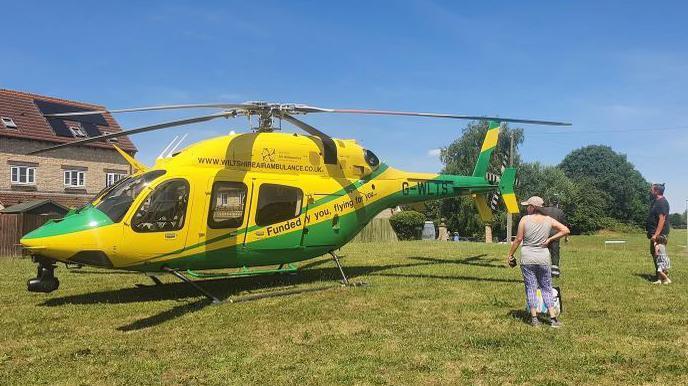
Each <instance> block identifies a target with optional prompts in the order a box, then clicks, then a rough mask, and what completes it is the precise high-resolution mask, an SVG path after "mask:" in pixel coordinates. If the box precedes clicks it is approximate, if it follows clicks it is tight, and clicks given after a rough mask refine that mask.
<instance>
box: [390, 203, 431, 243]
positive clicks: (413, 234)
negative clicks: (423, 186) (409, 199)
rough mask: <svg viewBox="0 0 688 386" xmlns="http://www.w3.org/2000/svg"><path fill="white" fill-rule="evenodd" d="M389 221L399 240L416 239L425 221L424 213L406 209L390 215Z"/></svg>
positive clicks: (418, 237)
mask: <svg viewBox="0 0 688 386" xmlns="http://www.w3.org/2000/svg"><path fill="white" fill-rule="evenodd" d="M389 223H390V224H392V229H394V232H395V233H396V234H397V237H398V238H399V240H418V239H420V234H421V231H422V230H423V223H425V215H423V214H422V213H418V212H416V211H415V210H406V211H403V212H399V213H395V214H394V215H392V217H390V218H389Z"/></svg>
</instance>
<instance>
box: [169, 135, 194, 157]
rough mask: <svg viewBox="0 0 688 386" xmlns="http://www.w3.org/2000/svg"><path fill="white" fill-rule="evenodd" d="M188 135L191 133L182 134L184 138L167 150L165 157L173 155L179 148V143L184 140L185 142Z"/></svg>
mask: <svg viewBox="0 0 688 386" xmlns="http://www.w3.org/2000/svg"><path fill="white" fill-rule="evenodd" d="M187 135H189V133H185V134H184V135H183V136H182V138H181V139H180V140H179V142H177V143H176V144H175V145H174V147H172V149H171V150H170V151H168V152H167V155H166V156H165V158H168V157H172V154H174V152H175V151H176V150H177V148H178V147H179V145H181V144H182V142H184V140H185V139H186V136H187Z"/></svg>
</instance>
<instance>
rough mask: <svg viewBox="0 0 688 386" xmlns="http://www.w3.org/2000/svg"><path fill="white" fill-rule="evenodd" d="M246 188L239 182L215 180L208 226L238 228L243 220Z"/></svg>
mask: <svg viewBox="0 0 688 386" xmlns="http://www.w3.org/2000/svg"><path fill="white" fill-rule="evenodd" d="M246 192H247V188H246V185H244V184H243V183H241V182H216V183H215V184H213V193H212V195H211V202H210V212H209V213H208V226H209V227H211V228H214V229H218V228H238V227H240V226H241V224H242V223H243V222H244V207H245V206H246Z"/></svg>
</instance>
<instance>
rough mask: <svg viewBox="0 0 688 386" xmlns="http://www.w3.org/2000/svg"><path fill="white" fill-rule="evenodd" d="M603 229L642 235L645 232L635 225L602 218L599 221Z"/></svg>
mask: <svg viewBox="0 0 688 386" xmlns="http://www.w3.org/2000/svg"><path fill="white" fill-rule="evenodd" d="M599 225H600V226H601V227H602V229H606V230H608V231H613V232H619V233H642V232H644V230H643V229H642V228H640V227H639V226H637V225H635V224H627V223H624V222H621V221H619V220H617V219H615V218H611V217H602V218H601V219H600V221H599Z"/></svg>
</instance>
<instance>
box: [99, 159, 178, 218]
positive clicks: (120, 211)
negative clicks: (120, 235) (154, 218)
mask: <svg viewBox="0 0 688 386" xmlns="http://www.w3.org/2000/svg"><path fill="white" fill-rule="evenodd" d="M164 174H165V171H164V170H153V171H150V172H148V173H144V174H141V175H138V176H131V177H127V178H126V179H124V180H122V181H121V182H120V183H118V184H117V185H115V186H113V188H112V189H110V190H108V191H106V192H105V193H104V194H102V196H101V197H99V198H97V199H96V201H97V203H96V204H95V208H96V209H98V210H100V211H101V212H103V213H105V215H107V216H108V217H109V218H110V220H112V222H119V221H121V220H122V218H123V217H124V215H125V214H127V212H128V211H129V208H130V207H131V204H133V203H134V200H135V199H136V197H137V196H138V195H139V194H140V193H141V192H142V191H143V189H145V188H146V187H147V186H148V185H150V184H151V183H152V182H153V181H154V180H156V179H157V178H159V177H161V176H162V175H164ZM187 197H188V189H187ZM147 201H150V198H149V199H148V200H147ZM144 206H145V204H144Z"/></svg>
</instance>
